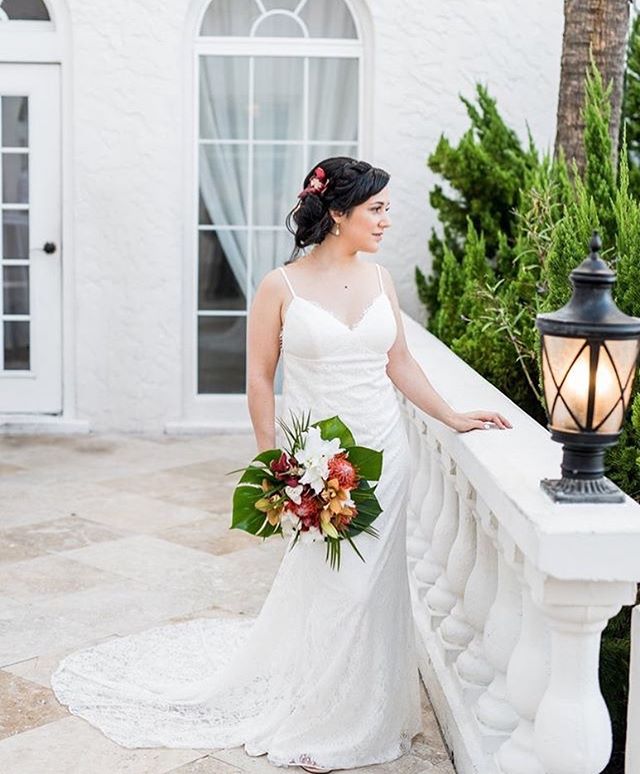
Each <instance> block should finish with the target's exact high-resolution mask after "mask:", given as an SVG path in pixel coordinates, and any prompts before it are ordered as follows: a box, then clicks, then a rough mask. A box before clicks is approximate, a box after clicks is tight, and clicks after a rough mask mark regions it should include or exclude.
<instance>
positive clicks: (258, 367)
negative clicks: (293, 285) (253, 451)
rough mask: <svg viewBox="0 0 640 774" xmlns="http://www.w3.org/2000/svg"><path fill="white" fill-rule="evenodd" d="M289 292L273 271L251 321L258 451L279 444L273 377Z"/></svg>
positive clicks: (250, 393)
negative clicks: (281, 315)
mask: <svg viewBox="0 0 640 774" xmlns="http://www.w3.org/2000/svg"><path fill="white" fill-rule="evenodd" d="M285 292H286V288H285V287H284V286H283V283H282V278H281V277H280V276H279V272H278V271H277V270H276V269H274V270H273V271H270V272H269V273H268V274H267V275H266V276H265V277H264V278H263V279H262V281H261V282H260V284H259V285H258V288H257V289H256V293H255V295H254V297H253V301H252V303H251V308H250V310H249V319H248V321H247V355H248V358H247V402H248V405H249V414H250V416H251V423H252V425H253V432H254V435H255V437H256V445H257V447H258V453H259V452H262V451H266V450H267V449H273V448H275V444H276V431H275V396H274V391H273V380H274V376H275V372H276V368H277V366H278V359H279V357H280V338H279V336H280V314H281V307H282V303H283V300H284V294H285Z"/></svg>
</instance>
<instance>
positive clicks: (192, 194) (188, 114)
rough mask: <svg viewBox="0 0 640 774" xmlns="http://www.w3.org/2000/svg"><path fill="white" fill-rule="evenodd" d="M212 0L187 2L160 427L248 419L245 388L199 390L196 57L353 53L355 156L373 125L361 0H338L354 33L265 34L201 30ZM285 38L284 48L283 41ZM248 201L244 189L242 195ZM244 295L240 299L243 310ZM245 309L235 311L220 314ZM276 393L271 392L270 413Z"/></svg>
mask: <svg viewBox="0 0 640 774" xmlns="http://www.w3.org/2000/svg"><path fill="white" fill-rule="evenodd" d="M210 2H211V0H206V1H205V2H203V0H198V2H197V3H195V4H194V5H193V6H192V8H191V13H190V19H189V20H188V24H187V31H186V39H185V53H186V56H185V90H184V95H185V97H184V105H183V115H184V116H185V131H184V143H183V145H184V170H185V174H184V207H185V218H184V242H183V249H184V271H183V278H184V281H183V298H182V301H183V310H184V314H183V330H182V341H183V347H182V351H183V363H182V365H183V370H182V372H183V383H182V392H183V398H182V412H181V414H182V416H181V418H180V419H178V420H176V421H171V422H167V423H166V426H165V429H166V430H167V432H191V431H194V430H197V429H203V430H208V429H214V430H216V431H218V432H219V431H224V430H228V431H234V430H246V429H248V428H250V426H251V425H250V418H249V413H248V407H247V399H246V394H245V393H211V394H202V393H201V394H198V374H197V368H198V239H197V236H198V225H199V224H198V147H199V143H198V140H199V136H198V128H199V120H198V117H199V114H198V111H199V81H198V77H199V58H200V56H203V55H210V56H277V57H283V56H291V57H313V56H322V57H348V58H357V59H358V60H359V62H360V67H359V82H358V88H359V104H358V123H359V131H358V142H357V145H358V148H359V156H360V158H366V157H367V156H369V155H370V153H371V148H372V138H373V128H372V125H371V121H370V120H367V118H368V117H370V116H372V92H371V89H370V87H369V84H370V83H371V82H372V81H373V76H372V57H371V50H372V45H371V43H372V22H371V19H370V17H369V14H368V9H367V7H366V5H365V2H364V0H344V2H345V3H346V5H347V7H348V8H349V10H350V12H351V15H352V17H353V20H354V23H355V27H356V34H357V38H354V39H349V38H346V39H343V38H335V39H328V38H280V37H277V38H268V37H257V38H256V37H211V36H200V34H199V31H200V28H201V24H202V20H203V18H204V14H205V12H206V10H207V8H208V7H209V5H210ZM283 41H286V46H283ZM248 195H249V200H251V191H249V193H248ZM250 304H251V298H247V310H248V308H249V307H250ZM233 314H242V315H243V316H244V315H245V314H246V313H245V312H238V310H235V311H230V312H225V311H223V310H220V316H223V315H225V316H226V315H233ZM278 404H279V396H278V395H276V412H277V411H278Z"/></svg>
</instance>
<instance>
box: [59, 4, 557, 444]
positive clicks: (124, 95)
mask: <svg viewBox="0 0 640 774" xmlns="http://www.w3.org/2000/svg"><path fill="white" fill-rule="evenodd" d="M68 5H69V11H70V18H71V39H72V52H71V54H72V59H71V67H72V68H73V78H72V88H73V95H72V105H73V107H72V115H71V116H67V117H66V118H67V121H69V120H70V122H71V126H72V131H73V146H72V147H73V158H72V160H71V168H72V174H73V183H74V191H75V193H74V199H73V201H71V202H66V207H67V211H68V212H69V213H71V215H70V216H71V217H72V219H73V233H74V243H75V252H74V256H73V259H74V261H75V276H76V298H75V303H76V304H77V313H76V319H77V329H76V353H77V373H76V374H75V375H74V376H73V378H74V379H75V380H76V389H77V396H78V397H77V415H78V416H79V417H81V418H87V419H89V420H90V422H91V426H92V427H93V428H95V429H121V430H131V431H142V430H152V431H153V430H162V429H163V427H164V425H165V422H168V421H174V420H180V419H185V418H188V416H187V415H185V413H184V412H183V396H182V386H181V385H182V375H183V368H184V358H183V352H182V346H183V342H182V324H183V318H182V314H183V311H182V307H183V303H184V301H183V289H182V284H183V281H184V278H185V276H187V272H191V271H193V267H192V265H191V263H190V261H189V259H188V257H186V256H185V255H184V254H183V253H184V248H183V229H184V228H185V222H184V221H185V218H184V206H183V203H184V201H185V199H186V193H185V190H184V165H185V161H184V159H185V156H184V152H183V143H184V142H185V139H184V137H185V134H184V131H185V127H184V121H183V112H184V109H183V106H184V104H185V103H184V88H185V61H186V60H185V52H184V45H185V24H186V19H187V15H188V11H189V8H190V5H189V3H188V2H186V0H166V1H165V2H163V3H158V2H155V1H154V0H137V2H135V3H131V2H127V1H126V0H113V1H112V2H110V3H106V4H105V3H102V2H97V0H68ZM54 7H55V5H54ZM358 8H360V9H365V11H364V13H366V14H368V15H369V24H364V28H365V29H370V30H371V31H372V35H371V38H370V39H367V40H366V41H365V42H366V44H367V45H369V46H371V47H372V52H373V68H372V69H371V70H369V71H367V72H366V74H365V83H366V88H367V89H370V90H371V105H372V112H371V115H369V116H368V118H367V121H368V122H371V124H372V126H371V127H370V130H371V137H372V144H373V147H372V149H371V153H370V154H368V155H369V156H370V159H371V160H372V161H373V162H374V163H376V164H379V165H380V166H384V167H385V168H387V169H388V170H389V172H390V173H391V175H392V183H391V195H392V211H391V214H392V217H393V228H392V229H390V231H389V232H388V236H387V239H386V240H385V244H384V247H383V248H382V249H381V252H380V253H379V256H378V259H379V260H380V261H381V262H382V263H384V264H385V265H387V266H388V267H389V269H390V270H391V272H392V274H393V276H394V278H395V281H396V286H397V289H398V292H399V295H400V298H401V302H402V305H403V306H404V308H405V309H406V311H407V312H409V313H410V314H411V315H412V316H414V317H416V318H417V319H419V320H422V319H423V309H422V307H421V305H420V304H419V302H418V300H417V296H416V292H415V286H414V268H415V265H416V264H418V265H420V266H421V267H422V268H423V270H425V271H428V268H429V258H428V253H427V239H428V236H429V233H430V229H431V226H432V225H433V223H434V219H433V215H432V213H430V211H429V205H428V191H429V189H430V187H431V186H432V183H433V179H432V176H431V174H430V173H429V171H428V169H427V167H426V157H427V155H428V154H429V152H430V151H431V150H432V149H433V148H434V147H435V144H436V142H437V140H438V137H439V135H440V133H441V132H445V133H446V134H447V135H448V136H449V137H450V138H451V139H452V140H455V139H457V138H458V137H459V136H460V134H461V133H462V132H463V131H464V130H465V129H466V128H467V125H468V122H467V120H466V116H465V112H464V107H463V105H462V103H461V102H460V100H459V98H458V95H459V94H460V93H462V94H465V95H466V96H472V95H473V91H474V84H475V82H476V81H478V80H480V81H482V82H483V83H485V84H486V85H488V87H489V88H490V90H491V92H492V94H493V95H494V96H496V97H497V98H498V102H499V107H500V109H501V111H502V112H503V114H504V115H505V116H506V117H507V119H508V120H509V121H510V122H511V124H512V125H513V126H514V128H515V129H516V130H517V131H518V132H519V133H520V134H521V135H522V136H523V137H524V136H525V131H526V124H525V121H527V122H528V124H529V126H530V128H531V131H532V133H533V136H534V138H535V139H536V141H537V142H538V144H539V145H541V146H542V147H546V146H548V145H550V144H551V143H552V139H553V135H554V127H555V105H556V99H557V84H558V78H559V66H560V47H561V34H562V3H560V2H558V0H556V1H555V2H552V0H541V1H540V2H538V3H525V2H523V1H522V0H512V2H510V3H504V2H499V1H498V0H482V1H480V0H464V1H463V0H432V2H423V1H422V0H401V1H398V0H371V2H369V3H368V4H367V3H364V2H362V3H361V4H360V5H356V9H358ZM68 128H69V125H68V124H67V129H68ZM68 302H69V301H68V300H67V303H68Z"/></svg>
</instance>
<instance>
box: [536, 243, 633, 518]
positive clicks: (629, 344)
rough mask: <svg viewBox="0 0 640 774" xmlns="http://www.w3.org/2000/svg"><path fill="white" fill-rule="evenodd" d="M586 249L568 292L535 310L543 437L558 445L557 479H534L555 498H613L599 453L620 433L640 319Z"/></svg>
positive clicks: (617, 496)
mask: <svg viewBox="0 0 640 774" xmlns="http://www.w3.org/2000/svg"><path fill="white" fill-rule="evenodd" d="M590 247H591V253H590V255H589V256H588V257H587V258H585V260H584V261H583V262H582V263H581V264H580V265H579V266H578V267H576V268H575V269H574V270H573V271H572V272H571V275H570V276H571V284H572V285H573V295H572V296H571V299H570V300H569V302H568V303H567V304H566V305H565V306H563V307H562V309H558V310H557V311H555V312H548V313H546V314H539V315H537V317H536V327H537V328H538V330H539V331H540V334H541V336H542V380H543V386H544V396H545V401H546V404H547V416H548V419H549V424H548V428H549V430H550V431H551V437H552V438H553V440H554V441H558V442H559V443H561V444H562V445H563V457H562V466H561V469H562V478H560V479H548V478H545V479H542V481H541V482H540V486H541V487H542V489H544V491H545V492H547V494H548V495H549V496H550V497H551V498H552V499H553V500H554V501H555V502H565V503H593V502H608V503H614V502H615V503H617V502H623V501H624V492H622V490H621V489H619V488H618V487H617V486H616V485H615V484H614V483H613V482H612V481H610V480H609V479H608V478H606V477H605V475H604V453H605V450H606V448H607V447H608V446H614V445H615V444H616V443H617V441H618V437H619V435H620V429H621V427H622V422H623V420H624V416H625V412H626V410H627V407H628V406H629V401H630V398H631V389H632V386H633V379H634V375H635V371H636V362H637V359H638V350H639V348H640V318H639V317H629V316H628V315H626V314H624V313H623V312H621V311H620V310H619V309H618V307H617V306H616V305H615V303H614V301H613V298H612V296H611V289H612V286H613V283H614V282H615V279H616V275H615V272H613V271H612V270H611V269H610V268H609V267H608V266H607V264H606V263H605V262H604V261H603V260H602V259H601V258H600V256H599V254H598V253H599V251H600V248H601V247H602V243H601V241H600V237H599V236H598V234H597V232H595V231H594V232H593V237H592V238H591V245H590Z"/></svg>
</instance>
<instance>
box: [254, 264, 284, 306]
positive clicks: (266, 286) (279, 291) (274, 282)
mask: <svg viewBox="0 0 640 774" xmlns="http://www.w3.org/2000/svg"><path fill="white" fill-rule="evenodd" d="M285 290H286V286H285V281H284V277H283V276H282V272H281V271H280V269H279V268H278V267H276V268H275V269H271V271H268V272H267V273H266V274H265V275H264V277H263V278H262V279H261V280H260V282H259V283H258V287H257V288H256V295H258V294H260V295H261V296H269V297H270V298H272V299H273V298H275V299H284V298H285Z"/></svg>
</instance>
